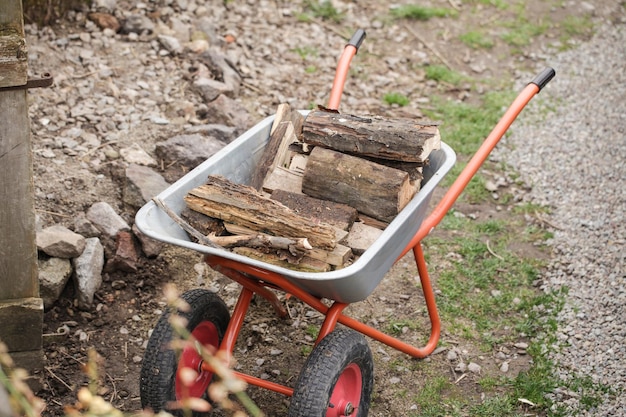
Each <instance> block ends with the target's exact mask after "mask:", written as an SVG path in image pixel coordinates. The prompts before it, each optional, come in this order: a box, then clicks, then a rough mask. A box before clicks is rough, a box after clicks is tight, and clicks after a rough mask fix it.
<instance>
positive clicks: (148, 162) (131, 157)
mask: <svg viewBox="0 0 626 417" xmlns="http://www.w3.org/2000/svg"><path fill="white" fill-rule="evenodd" d="M120 155H121V156H122V158H124V160H125V161H126V162H128V163H129V164H136V165H144V166H149V167H155V166H157V161H156V160H155V159H154V158H153V157H151V156H150V155H149V154H148V152H146V151H145V150H144V149H143V148H142V147H141V146H140V145H139V144H138V143H133V144H132V145H131V146H129V147H127V148H122V149H120Z"/></svg>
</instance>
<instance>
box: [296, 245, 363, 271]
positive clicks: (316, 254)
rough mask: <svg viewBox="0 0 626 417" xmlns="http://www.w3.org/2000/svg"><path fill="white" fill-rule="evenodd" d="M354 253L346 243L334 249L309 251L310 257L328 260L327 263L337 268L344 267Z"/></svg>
mask: <svg viewBox="0 0 626 417" xmlns="http://www.w3.org/2000/svg"><path fill="white" fill-rule="evenodd" d="M353 255H354V253H353V252H352V249H351V248H349V247H347V246H344V245H337V247H336V248H335V249H333V250H332V251H323V250H321V249H313V250H311V251H309V252H308V253H307V256H308V257H309V258H313V259H317V260H318V261H322V262H326V263H327V264H330V265H332V266H334V267H335V269H339V268H342V267H343V266H344V265H345V264H346V263H347V262H349V261H350V260H351V259H352V256H353Z"/></svg>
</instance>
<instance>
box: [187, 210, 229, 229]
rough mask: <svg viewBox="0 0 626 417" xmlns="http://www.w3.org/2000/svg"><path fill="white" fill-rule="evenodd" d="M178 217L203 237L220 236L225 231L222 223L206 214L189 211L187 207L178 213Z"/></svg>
mask: <svg viewBox="0 0 626 417" xmlns="http://www.w3.org/2000/svg"><path fill="white" fill-rule="evenodd" d="M180 217H181V218H182V219H183V220H185V221H186V222H187V223H188V224H189V225H190V226H191V227H193V228H194V229H196V230H197V231H198V232H200V233H202V234H203V235H205V236H208V235H210V234H212V233H213V234H215V235H218V236H219V235H222V234H224V232H225V231H226V229H225V228H224V222H223V221H221V220H220V219H216V218H214V217H209V216H207V215H206V214H202V213H198V212H197V211H193V210H191V209H190V208H189V207H185V208H183V210H182V211H181V213H180Z"/></svg>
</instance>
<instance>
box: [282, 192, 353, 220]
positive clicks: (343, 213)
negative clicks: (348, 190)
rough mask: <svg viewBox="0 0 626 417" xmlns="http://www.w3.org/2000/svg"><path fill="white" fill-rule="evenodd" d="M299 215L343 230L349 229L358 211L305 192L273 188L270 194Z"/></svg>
mask: <svg viewBox="0 0 626 417" xmlns="http://www.w3.org/2000/svg"><path fill="white" fill-rule="evenodd" d="M271 198H272V200H276V201H278V202H280V203H282V204H284V205H285V206H287V207H289V208H290V209H292V210H293V211H295V212H296V213H298V214H299V215H301V216H304V217H308V218H309V219H311V221H312V222H313V223H315V224H317V223H320V222H321V223H326V224H330V225H332V226H335V227H338V228H340V229H343V230H350V227H351V226H352V223H354V221H355V220H356V218H357V216H358V214H359V213H358V212H357V210H356V209H355V208H354V207H350V206H348V205H346V204H340V203H335V202H334V201H328V200H320V199H319V198H314V197H310V196H308V195H305V194H297V193H293V192H289V191H285V190H280V189H279V190H274V192H272V196H271Z"/></svg>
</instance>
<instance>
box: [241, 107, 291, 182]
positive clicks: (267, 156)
mask: <svg viewBox="0 0 626 417" xmlns="http://www.w3.org/2000/svg"><path fill="white" fill-rule="evenodd" d="M291 114H292V110H291V107H290V106H289V104H281V105H279V106H278V109H277V111H276V115H275V117H274V121H273V122H272V127H271V129H270V137H269V140H268V142H267V144H266V145H265V149H263V154H262V155H261V159H260V160H259V163H258V164H257V165H256V167H255V170H254V173H253V175H252V179H251V181H250V186H252V187H254V188H255V189H257V190H260V189H261V187H262V186H263V183H264V181H265V178H266V176H267V175H268V174H269V173H271V172H272V171H273V170H274V168H276V167H277V166H283V165H285V164H286V165H287V166H288V165H289V155H290V152H289V145H290V144H291V143H293V142H295V141H297V140H298V139H297V137H296V132H295V127H294V124H293V123H292V122H291Z"/></svg>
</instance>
